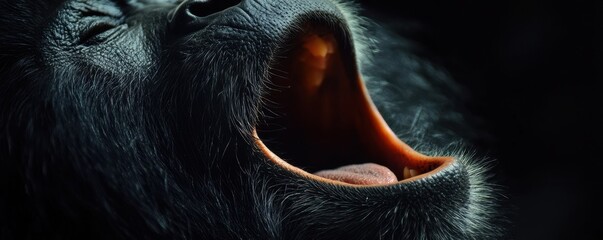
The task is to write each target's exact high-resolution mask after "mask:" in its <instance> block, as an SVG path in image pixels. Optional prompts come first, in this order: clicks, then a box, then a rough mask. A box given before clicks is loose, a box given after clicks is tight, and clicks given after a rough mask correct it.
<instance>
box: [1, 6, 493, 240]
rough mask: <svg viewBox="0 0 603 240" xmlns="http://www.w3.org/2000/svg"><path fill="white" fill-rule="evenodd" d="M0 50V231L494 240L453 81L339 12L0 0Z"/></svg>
mask: <svg viewBox="0 0 603 240" xmlns="http://www.w3.org/2000/svg"><path fill="white" fill-rule="evenodd" d="M0 44H1V45H0V58H1V59H0V106H1V108H0V161H1V165H0V176H2V188H1V189H0V196H1V197H0V198H1V199H0V201H1V202H0V213H1V214H0V231H1V232H0V237H2V239H11V238H16V239H485V238H493V237H496V236H499V233H500V230H499V228H498V227H497V226H496V224H495V222H496V221H497V220H496V213H495V210H496V209H495V202H494V201H493V199H494V196H495V195H494V192H493V191H492V190H491V188H490V184H489V183H488V180H487V178H486V175H485V174H484V167H483V163H482V162H481V161H476V160H471V159H470V158H472V155H471V154H468V153H467V151H466V150H463V149H464V148H463V147H462V145H463V144H462V141H463V136H465V134H466V133H469V132H470V131H471V128H470V126H469V124H467V123H466V122H465V117H464V116H465V115H463V113H462V111H459V110H458V108H457V104H456V103H455V99H456V97H455V96H456V95H455V94H458V93H459V92H458V89H457V87H456V86H455V85H454V83H453V82H451V80H450V79H449V78H448V77H447V76H446V74H445V72H444V71H441V70H439V69H438V68H437V67H436V66H434V65H432V64H429V63H428V62H427V61H425V60H424V59H422V58H420V57H418V56H417V55H415V54H413V51H412V50H413V45H412V43H410V42H408V41H403V40H402V39H401V38H399V37H395V36H394V34H392V33H389V32H387V31H386V30H379V27H378V24H374V23H371V22H370V21H366V20H363V19H362V18H361V17H357V11H356V8H355V7H354V4H351V3H349V2H343V1H335V0H188V1H175V0H172V1H169V0H146V1H145V0H139V1H137V0H13V1H8V0H3V1H2V2H1V4H0ZM369 95H370V97H369ZM371 98H372V100H371ZM411 146H412V148H411ZM419 152H421V153H419Z"/></svg>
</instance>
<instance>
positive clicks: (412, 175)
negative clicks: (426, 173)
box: [409, 169, 421, 177]
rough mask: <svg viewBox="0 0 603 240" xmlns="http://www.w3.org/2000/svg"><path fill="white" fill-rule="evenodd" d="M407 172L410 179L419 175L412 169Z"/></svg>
mask: <svg viewBox="0 0 603 240" xmlns="http://www.w3.org/2000/svg"><path fill="white" fill-rule="evenodd" d="M409 172H410V176H411V177H414V176H417V175H419V174H421V173H419V171H417V170H414V169H410V171H409Z"/></svg>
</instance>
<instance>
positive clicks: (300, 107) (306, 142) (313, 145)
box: [254, 27, 454, 187]
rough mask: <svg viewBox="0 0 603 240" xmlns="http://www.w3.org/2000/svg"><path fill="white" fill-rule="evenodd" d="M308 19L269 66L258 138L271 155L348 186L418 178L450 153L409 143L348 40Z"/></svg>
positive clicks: (278, 161) (297, 169)
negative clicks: (379, 103)
mask: <svg viewBox="0 0 603 240" xmlns="http://www.w3.org/2000/svg"><path fill="white" fill-rule="evenodd" d="M337 32H338V31H328V30H327V29H324V28H316V27H307V28H305V30H304V31H303V32H301V33H299V34H295V35H294V36H292V38H291V39H290V41H288V42H287V45H288V46H291V48H289V49H287V50H285V51H282V52H281V53H280V55H278V57H279V58H278V59H280V60H279V61H277V62H276V63H275V64H274V65H273V66H271V69H272V73H273V77H272V78H271V82H270V86H271V88H270V90H269V91H267V93H266V94H265V95H264V96H263V97H264V99H265V103H266V104H265V105H266V107H265V112H264V116H265V117H264V118H263V119H262V120H261V124H259V125H258V126H257V127H256V129H255V130H254V134H255V136H256V145H257V146H258V147H259V149H261V151H262V152H263V153H264V155H265V156H267V157H268V158H269V159H270V160H272V162H273V163H275V164H277V165H278V166H281V167H282V168H284V169H286V170H288V171H291V172H294V173H296V174H298V175H301V176H304V177H306V178H309V179H312V180H315V181H319V182H327V183H331V184H337V185H345V186H353V187H359V186H381V185H393V184H399V183H404V182H409V181H414V180H417V179H421V178H424V177H427V176H430V175H433V174H434V173H437V172H439V171H441V170H442V169H444V168H446V167H447V166H449V165H451V163H452V162H453V161H454V160H453V158H451V157H432V156H426V155H423V154H421V153H418V152H416V151H414V150H413V149H412V148H411V147H409V146H408V145H407V144H405V143H404V142H403V141H402V140H401V139H399V138H398V137H397V136H396V135H395V134H394V132H393V131H392V130H391V129H390V127H389V126H388V125H387V123H386V122H385V121H384V120H383V118H382V117H381V114H380V113H379V111H378V110H377V108H376V107H375V106H374V104H373V103H372V101H371V98H370V96H369V94H368V92H367V89H366V87H365V86H364V83H363V81H362V79H361V77H360V74H359V73H358V69H357V65H356V60H355V54H354V52H353V51H352V50H353V46H352V44H351V41H349V39H347V38H346V37H345V36H347V34H338V33H337Z"/></svg>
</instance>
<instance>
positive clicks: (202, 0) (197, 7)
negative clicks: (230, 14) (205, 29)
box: [188, 0, 241, 17]
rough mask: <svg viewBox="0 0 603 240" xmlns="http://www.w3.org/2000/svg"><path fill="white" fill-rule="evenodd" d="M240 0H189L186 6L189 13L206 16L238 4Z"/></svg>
mask: <svg viewBox="0 0 603 240" xmlns="http://www.w3.org/2000/svg"><path fill="white" fill-rule="evenodd" d="M240 2H241V0H197V1H191V2H190V4H189V6H188V12H189V14H191V15H193V16H197V17H206V16H209V15H211V14H214V13H217V12H220V11H222V10H224V9H227V8H229V7H232V6H235V5H237V4H239V3H240Z"/></svg>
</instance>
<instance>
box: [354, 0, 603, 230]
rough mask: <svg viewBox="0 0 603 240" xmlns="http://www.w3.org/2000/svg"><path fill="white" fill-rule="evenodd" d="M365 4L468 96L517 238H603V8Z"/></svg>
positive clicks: (581, 4) (527, 1) (531, 0)
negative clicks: (422, 50)
mask: <svg viewBox="0 0 603 240" xmlns="http://www.w3.org/2000/svg"><path fill="white" fill-rule="evenodd" d="M361 3H362V4H363V7H364V9H365V11H363V12H362V13H363V14H365V15H366V14H371V15H370V16H373V17H377V18H378V19H380V20H382V21H384V22H385V23H388V24H393V25H398V26H399V27H400V28H399V29H398V30H399V32H400V33H401V34H404V35H406V36H407V37H409V38H411V39H412V40H415V41H417V42H419V43H421V44H423V46H425V48H426V49H427V50H428V51H430V53H431V54H432V55H433V56H434V61H435V62H436V63H438V64H440V65H442V66H444V67H445V68H446V69H448V70H449V72H450V74H451V75H452V77H453V78H455V80H457V81H458V82H460V83H461V84H462V85H464V86H465V87H466V88H467V90H468V94H469V95H471V96H470V97H471V101H470V102H468V103H467V107H468V108H469V109H470V110H471V111H472V112H473V113H475V114H476V115H477V116H478V117H480V118H481V119H482V121H483V122H481V123H479V124H478V125H479V127H480V128H481V129H483V131H484V136H486V137H484V138H483V139H479V140H478V141H477V146H478V148H479V149H480V151H482V152H483V153H485V154H486V155H488V156H490V157H491V158H494V159H496V165H495V168H494V173H495V174H496V179H497V181H498V182H499V183H500V184H501V185H503V188H504V192H505V196H506V197H507V199H506V200H505V202H504V208H505V209H506V211H508V214H507V216H509V219H510V220H511V221H510V222H511V226H510V229H509V236H508V238H509V239H603V215H602V214H603V197H600V196H597V195H601V194H602V193H603V180H602V179H601V176H603V173H601V170H602V168H603V163H602V162H603V144H602V141H600V138H601V137H600V136H601V133H602V132H601V130H600V127H599V126H600V123H603V121H602V119H601V117H598V116H596V115H598V114H600V113H601V112H602V111H601V110H603V91H602V89H603V88H601V87H598V86H599V85H601V84H599V82H601V80H603V74H601V72H602V70H603V61H602V60H603V58H602V57H601V56H602V54H601V53H602V48H601V46H603V37H602V34H601V33H602V30H603V18H602V17H601V16H602V15H603V1H599V3H595V2H594V1H592V2H591V1H571V2H567V1H561V3H554V1H536V0H524V1H458V0H454V1H442V3H440V2H437V1H396V2H395V3H393V2H392V3H384V2H382V1H368V0H367V1H361Z"/></svg>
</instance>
